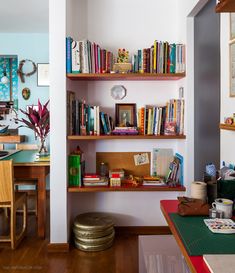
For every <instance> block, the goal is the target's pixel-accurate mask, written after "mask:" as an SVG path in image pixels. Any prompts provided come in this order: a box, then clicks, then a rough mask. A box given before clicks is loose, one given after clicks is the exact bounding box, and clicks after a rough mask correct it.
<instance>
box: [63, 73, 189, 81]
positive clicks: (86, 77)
mask: <svg viewBox="0 0 235 273" xmlns="http://www.w3.org/2000/svg"><path fill="white" fill-rule="evenodd" d="M185 76H186V75H185V73H165V74H163V73H162V74H159V73H158V74H157V73H123V74H121V73H113V74H112V73H104V74H92V73H89V74H72V73H71V74H67V78H68V79H70V80H73V81H116V80H123V81H174V80H180V79H182V78H184V77H185Z"/></svg>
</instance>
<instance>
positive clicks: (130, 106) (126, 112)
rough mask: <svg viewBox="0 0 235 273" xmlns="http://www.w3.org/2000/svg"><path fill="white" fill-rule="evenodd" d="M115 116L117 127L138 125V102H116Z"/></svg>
mask: <svg viewBox="0 0 235 273" xmlns="http://www.w3.org/2000/svg"><path fill="white" fill-rule="evenodd" d="M115 117H116V119H115V125H116V126H117V127H136V126H137V122H136V104H135V103H116V104H115Z"/></svg>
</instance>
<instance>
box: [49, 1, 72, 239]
mask: <svg viewBox="0 0 235 273" xmlns="http://www.w3.org/2000/svg"><path fill="white" fill-rule="evenodd" d="M65 18H66V1H65V0H49V56H50V60H49V62H50V109H51V116H50V118H51V134H50V137H51V155H50V157H51V164H50V174H51V176H50V189H51V190H50V242H51V243H65V242H67V240H68V237H67V176H66V174H67V169H66V166H67V160H66V158H67V154H66V78H65V71H66V70H65V36H66V32H65V27H66V21H65Z"/></svg>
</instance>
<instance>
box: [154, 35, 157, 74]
mask: <svg viewBox="0 0 235 273" xmlns="http://www.w3.org/2000/svg"><path fill="white" fill-rule="evenodd" d="M153 72H154V73H156V72H157V41H156V40H155V41H154V44H153Z"/></svg>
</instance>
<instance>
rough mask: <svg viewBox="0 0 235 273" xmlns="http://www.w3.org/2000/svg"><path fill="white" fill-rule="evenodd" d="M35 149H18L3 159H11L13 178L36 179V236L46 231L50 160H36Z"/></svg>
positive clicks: (43, 235)
mask: <svg viewBox="0 0 235 273" xmlns="http://www.w3.org/2000/svg"><path fill="white" fill-rule="evenodd" d="M36 153H37V151H19V152H17V153H15V154H12V155H10V156H8V157H5V158H4V160H7V159H12V160H13V166H14V176H15V178H33V179H37V180H38V190H37V192H38V236H39V237H41V238H43V239H44V238H45V233H46V176H47V175H48V174H49V172H50V162H36V161H35V159H36Z"/></svg>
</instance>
